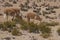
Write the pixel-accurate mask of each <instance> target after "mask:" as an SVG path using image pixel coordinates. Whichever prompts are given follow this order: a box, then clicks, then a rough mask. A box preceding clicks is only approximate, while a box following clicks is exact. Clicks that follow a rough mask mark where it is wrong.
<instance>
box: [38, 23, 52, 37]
mask: <svg viewBox="0 0 60 40" xmlns="http://www.w3.org/2000/svg"><path fill="white" fill-rule="evenodd" d="M39 30H40V32H41V33H42V36H43V37H44V38H48V37H49V36H50V33H51V28H49V27H48V26H47V25H46V23H44V22H42V23H40V24H39Z"/></svg>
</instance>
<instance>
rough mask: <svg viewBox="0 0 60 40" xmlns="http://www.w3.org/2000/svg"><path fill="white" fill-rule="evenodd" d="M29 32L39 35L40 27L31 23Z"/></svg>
mask: <svg viewBox="0 0 60 40" xmlns="http://www.w3.org/2000/svg"><path fill="white" fill-rule="evenodd" d="M28 29H29V32H33V33H39V27H38V25H37V24H34V23H33V22H30V23H29V28H28Z"/></svg>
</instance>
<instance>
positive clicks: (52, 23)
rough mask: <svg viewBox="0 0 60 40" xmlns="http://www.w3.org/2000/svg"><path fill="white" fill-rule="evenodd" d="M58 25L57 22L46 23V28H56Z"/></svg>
mask: <svg viewBox="0 0 60 40" xmlns="http://www.w3.org/2000/svg"><path fill="white" fill-rule="evenodd" d="M58 24H59V23H58V22H54V21H52V22H50V23H48V24H47V25H48V26H56V25H58Z"/></svg>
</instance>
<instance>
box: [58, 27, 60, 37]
mask: <svg viewBox="0 0 60 40" xmlns="http://www.w3.org/2000/svg"><path fill="white" fill-rule="evenodd" d="M57 33H58V35H59V36H60V28H58V29H57Z"/></svg>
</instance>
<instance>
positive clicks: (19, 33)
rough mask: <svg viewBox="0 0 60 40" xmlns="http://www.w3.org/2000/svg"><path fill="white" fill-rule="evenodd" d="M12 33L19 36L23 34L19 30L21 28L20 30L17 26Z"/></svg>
mask: <svg viewBox="0 0 60 40" xmlns="http://www.w3.org/2000/svg"><path fill="white" fill-rule="evenodd" d="M11 33H12V35H14V36H19V35H21V32H19V30H18V29H17V28H14V29H13V30H12V32H11Z"/></svg>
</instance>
